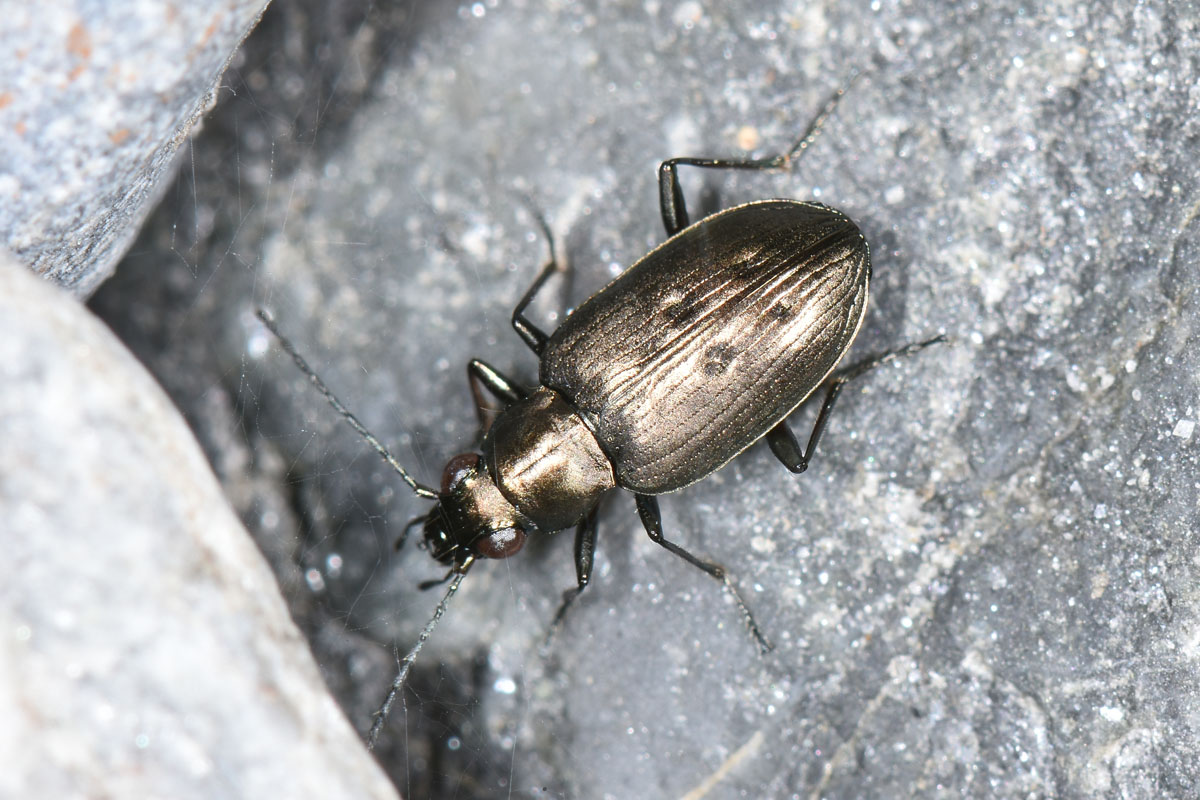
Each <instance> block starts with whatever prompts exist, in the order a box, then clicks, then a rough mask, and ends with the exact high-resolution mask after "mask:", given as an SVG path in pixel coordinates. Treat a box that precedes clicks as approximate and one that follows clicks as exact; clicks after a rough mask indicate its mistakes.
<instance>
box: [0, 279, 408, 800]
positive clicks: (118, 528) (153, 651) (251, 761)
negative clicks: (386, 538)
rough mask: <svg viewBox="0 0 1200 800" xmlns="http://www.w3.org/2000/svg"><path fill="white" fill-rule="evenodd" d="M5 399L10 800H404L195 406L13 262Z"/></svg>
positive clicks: (0, 690)
mask: <svg viewBox="0 0 1200 800" xmlns="http://www.w3.org/2000/svg"><path fill="white" fill-rule="evenodd" d="M0 386H3V387H4V390H3V392H0V442H3V448H2V449H3V454H4V462H3V464H2V465H0V545H2V546H3V551H4V556H5V560H6V563H8V564H9V568H8V569H7V571H6V575H5V579H4V582H3V585H2V586H0V761H2V762H3V764H4V768H3V769H2V770H0V797H12V798H18V797H23V798H24V797H27V798H34V797H131V798H132V797H175V798H197V799H199V798H204V800H211V799H212V798H237V797H245V798H261V797H297V798H299V797H310V798H326V799H327V798H331V797H335V798H362V797H374V798H388V797H395V793H394V791H393V789H392V787H391V784H390V783H388V781H387V779H386V778H385V777H384V775H383V774H382V773H381V772H380V771H379V770H378V769H377V768H376V766H375V765H374V764H373V763H372V762H371V761H370V760H369V758H368V757H367V756H366V754H365V752H364V751H363V749H362V746H361V743H360V742H359V740H358V739H357V738H356V737H355V736H354V733H353V731H352V730H351V728H350V726H349V725H347V723H346V719H345V717H344V716H343V714H342V711H341V709H340V708H338V706H337V704H336V703H335V702H334V700H333V699H332V698H331V697H330V696H329V694H328V693H327V692H326V689H325V686H324V685H323V684H322V682H321V678H320V675H319V673H318V671H317V669H316V665H315V664H314V663H313V661H312V657H311V655H310V653H309V652H308V648H307V646H306V642H305V641H304V639H303V638H302V637H301V636H300V634H299V632H298V631H297V630H296V628H295V626H294V625H293V624H292V622H291V620H290V619H289V617H288V610H287V607H286V606H285V605H284V604H283V603H282V602H281V600H280V597H279V593H278V590H277V589H276V586H275V579H274V576H273V575H272V574H271V572H270V570H269V569H267V566H266V564H265V563H264V561H263V559H262V557H261V556H260V555H259V553H258V551H257V550H256V549H255V547H254V544H253V542H252V541H251V540H250V538H249V537H248V536H247V535H246V532H245V530H244V529H243V528H242V526H241V525H240V524H239V523H238V520H237V518H236V517H235V516H234V514H233V512H232V510H231V509H230V507H229V504H228V502H227V501H226V499H225V498H224V497H223V496H222V493H221V488H220V486H219V485H218V483H217V482H216V480H215V479H214V478H213V474H212V471H211V469H210V467H209V466H208V464H207V462H206V461H205V459H204V455H203V454H202V453H201V451H200V448H199V447H197V445H196V441H195V439H194V438H193V436H192V435H191V433H190V432H189V431H188V429H187V426H186V425H185V423H184V422H183V420H182V419H180V417H179V414H178V412H177V411H176V409H175V408H174V407H173V406H172V405H171V403H170V401H169V400H168V399H167V397H166V396H165V395H164V394H163V393H162V390H161V389H160V388H159V387H158V386H157V385H156V384H155V382H154V380H153V379H152V378H151V377H150V376H149V375H148V374H146V372H145V370H144V368H143V367H142V366H141V365H140V364H138V363H137V362H136V361H135V360H134V359H133V358H131V357H130V355H129V353H128V351H126V349H125V348H124V347H123V346H122V345H121V343H120V342H119V341H117V340H116V339H115V338H114V337H113V335H112V333H111V332H110V331H108V330H107V329H106V328H105V327H104V326H103V325H102V324H101V323H100V322H99V321H97V320H96V319H95V318H94V317H92V315H91V314H89V313H88V312H87V310H86V309H85V308H83V307H82V306H80V305H79V304H78V303H77V302H76V301H75V299H74V298H73V297H71V296H70V295H68V294H67V293H66V292H64V291H62V290H61V289H59V288H57V287H53V286H50V285H48V284H47V283H46V282H44V281H41V280H39V279H38V278H36V277H35V276H33V275H31V274H30V273H29V272H28V270H26V269H25V268H23V267H22V266H20V265H18V264H17V263H16V262H15V261H14V260H12V259H11V258H9V257H8V256H4V257H3V259H2V260H0Z"/></svg>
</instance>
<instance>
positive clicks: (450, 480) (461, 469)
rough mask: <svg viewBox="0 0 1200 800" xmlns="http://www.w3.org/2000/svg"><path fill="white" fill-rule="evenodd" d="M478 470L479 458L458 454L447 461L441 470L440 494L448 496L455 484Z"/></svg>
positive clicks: (472, 455) (468, 454)
mask: <svg viewBox="0 0 1200 800" xmlns="http://www.w3.org/2000/svg"><path fill="white" fill-rule="evenodd" d="M478 470H479V456H478V455H477V454H475V453H459V454H458V455H456V456H455V457H454V458H452V459H450V460H449V461H447V462H446V468H445V469H444V470H442V494H449V493H450V490H451V489H453V488H454V487H455V485H456V484H459V483H461V482H462V481H463V479H464V478H466V477H467V476H468V475H470V474H471V473H472V472H476V471H478Z"/></svg>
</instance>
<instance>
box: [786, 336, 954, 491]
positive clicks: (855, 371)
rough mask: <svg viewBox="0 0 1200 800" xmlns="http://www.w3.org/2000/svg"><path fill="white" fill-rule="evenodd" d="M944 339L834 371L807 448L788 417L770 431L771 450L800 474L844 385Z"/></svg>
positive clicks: (941, 337) (944, 338)
mask: <svg viewBox="0 0 1200 800" xmlns="http://www.w3.org/2000/svg"><path fill="white" fill-rule="evenodd" d="M945 341H946V337H945V335H944V334H943V335H941V336H935V337H933V338H932V339H927V340H925V341H923V342H914V343H912V344H906V345H905V346H904V347H898V348H896V349H895V350H888V351H886V352H883V353H877V354H875V355H873V356H869V357H868V358H864V359H863V360H862V361H859V362H857V363H855V364H851V365H850V366H849V367H846V368H845V369H843V370H840V371H838V372H835V373H834V374H833V377H832V378H830V379H829V384H828V387H829V388H828V389H826V390H825V399H824V401H822V403H821V410H820V411H819V412H818V413H817V420H816V422H814V423H813V429H812V433H810V434H809V435H808V445H807V446H806V447H805V448H804V452H800V443H799V442H798V441H797V440H796V437H795V435H794V434H793V433H792V431H791V429H790V428H788V425H787V420H782V421H781V422H780V423H779V424H778V425H776V426H775V427H774V428H772V429H771V430H769V431H767V444H768V445H769V446H770V448H771V452H772V453H774V454H775V457H776V458H777V459H779V461H780V462H781V463H782V464H783V465H784V466H785V467H787V468H788V469H789V470H791V471H792V472H794V473H796V474H797V475H799V474H800V473H801V472H804V470H806V469H808V462H809V461H811V460H812V457H813V454H814V453H815V452H816V450H817V442H819V441H820V440H821V435H822V434H823V433H825V426H826V425H828V424H829V415H830V413H831V412H832V411H833V405H834V403H836V402H837V398H838V394H840V393H841V391H842V387H843V386H845V385H846V384H847V383H849V382H850V381H852V380H854V379H855V378H858V377H860V376H862V375H863V374H865V373H867V372H870V371H871V370H873V369H875V367H878V366H881V365H883V364H886V363H887V362H889V361H892V360H894V359H897V358H901V357H903V356H907V355H911V354H913V353H915V352H917V351H918V350H924V349H925V348H926V347H929V346H930V345H933V344H940V343H942V342H945Z"/></svg>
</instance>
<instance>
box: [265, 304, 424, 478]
mask: <svg viewBox="0 0 1200 800" xmlns="http://www.w3.org/2000/svg"><path fill="white" fill-rule="evenodd" d="M255 315H256V316H257V317H258V319H259V321H260V322H262V324H263V325H265V326H266V328H267V330H269V331H270V332H271V333H272V334H274V336H275V338H276V339H278V340H279V346H280V347H282V348H283V349H284V352H286V353H287V354H288V355H289V356H291V357H292V361H295V362H296V366H297V367H299V369H300V371H301V372H303V373H304V374H305V375H307V376H308V379H309V380H310V381H312V384H313V386H315V387H317V391H318V392H320V393H321V394H322V395H324V397H325V399H326V400H327V401H328V402H329V405H331V406H333V410H334V411H336V412H337V413H338V414H340V415H341V417H342V419H344V420H346V422H347V423H349V425H350V427H351V428H354V430H355V432H357V433H358V435H359V436H361V437H362V438H363V439H365V440H366V442H367V444H369V445H371V447H373V448H374V449H375V452H376V453H379V455H380V457H381V458H382V459H383V460H384V461H386V462H387V464H388V466H389V467H391V468H392V469H394V470H395V471H396V473H397V474H398V475H399V476H400V477H401V479H403V481H404V482H405V483H407V484H408V485H409V487H410V488H411V489H412V490H413V491H414V492H416V493H417V496H418V497H427V498H429V499H431V500H436V499H437V496H438V493H437V492H435V491H434V490H433V489H430V488H429V487H428V486H425V485H423V484H420V483H417V482H416V481H415V480H414V479H413V477H412V476H411V475H409V474H408V470H406V469H404V467H402V466H400V462H399V461H397V460H396V457H395V456H393V455H392V454H391V452H389V451H388V449H387V448H386V447H384V446H383V443H382V442H381V441H379V439H377V438H375V435H374V434H373V433H371V432H370V431H369V430H367V428H366V426H365V425H363V424H362V423H361V422H359V421H358V417H356V416H354V415H353V414H352V413H350V409H348V408H346V407H345V406H344V405H342V401H341V400H338V399H337V396H336V395H335V394H334V393H333V392H332V391H331V390H330V388H329V387H328V386H326V385H325V381H323V380H321V378H320V376H318V375H317V373H316V372H315V371H314V370H313V368H312V367H310V366H309V365H308V362H307V361H305V360H304V356H302V355H300V351H298V350H297V349H296V346H295V345H294V344H292V342H291V340H289V339H288V338H287V337H286V336H284V335H283V334H282V333H280V331H279V328H277V327H276V326H275V319H274V317H272V316H271V314H270V313H269V312H268V311H267V310H266V309H265V308H259V309H258V310H257V311H256V312H255Z"/></svg>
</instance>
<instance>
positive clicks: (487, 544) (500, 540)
mask: <svg viewBox="0 0 1200 800" xmlns="http://www.w3.org/2000/svg"><path fill="white" fill-rule="evenodd" d="M524 546H525V531H524V530H522V529H521V528H519V527H516V526H514V527H511V528H501V529H500V530H498V531H492V532H491V533H487V534H484V535H483V536H481V537H480V538H479V540H478V541H477V542H475V552H476V553H478V554H479V555H481V556H483V557H484V558H508V557H509V556H511V555H515V554H516V553H518V552H519V551H520V550H521V548H522V547H524Z"/></svg>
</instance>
